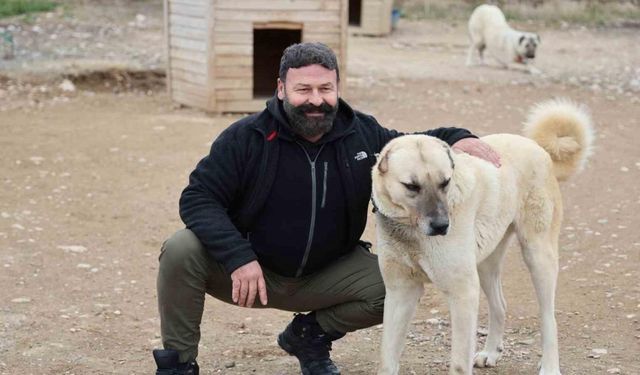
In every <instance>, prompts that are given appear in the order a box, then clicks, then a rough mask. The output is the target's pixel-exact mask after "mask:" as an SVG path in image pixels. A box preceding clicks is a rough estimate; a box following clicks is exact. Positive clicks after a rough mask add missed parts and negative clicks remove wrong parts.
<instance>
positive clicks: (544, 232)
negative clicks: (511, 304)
mask: <svg viewBox="0 0 640 375" xmlns="http://www.w3.org/2000/svg"><path fill="white" fill-rule="evenodd" d="M554 185H555V187H554V189H557V183H555V184H554ZM551 195H552V196H557V197H559V192H558V193H557V194H551ZM529 200H530V202H528V203H527V205H528V206H534V207H535V206H537V208H536V209H533V211H537V212H534V213H528V214H526V215H529V217H525V218H524V222H523V223H520V225H518V227H517V228H516V232H517V234H518V240H519V241H520V245H521V247H522V254H523V257H524V261H525V263H526V265H527V267H528V268H529V272H530V273H531V280H532V281H533V285H534V287H535V290H536V296H537V298H538V305H539V306H540V320H541V330H542V359H541V360H540V372H539V375H560V359H559V354H558V329H557V324H556V318H555V293H556V285H557V280H558V235H559V231H560V222H561V220H562V203H561V201H560V200H559V198H558V199H548V200H547V199H536V197H535V196H534V198H533V200H534V201H535V202H534V203H531V201H532V200H531V198H530V199H529ZM545 208H546V209H545ZM543 211H545V212H546V213H547V214H546V215H544V214H543V215H540V213H541V212H543ZM545 216H548V218H549V219H548V220H545V219H544V217H545ZM545 222H546V225H545Z"/></svg>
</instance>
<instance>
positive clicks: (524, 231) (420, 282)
mask: <svg viewBox="0 0 640 375" xmlns="http://www.w3.org/2000/svg"><path fill="white" fill-rule="evenodd" d="M525 133H526V135H527V137H523V136H519V135H513V134H493V135H489V136H486V137H483V138H482V139H483V140H484V141H485V142H487V143H488V144H489V145H491V147H492V148H493V149H494V150H496V151H497V152H498V153H499V154H500V156H501V162H502V166H501V167H500V168H496V167H494V166H493V165H492V164H490V163H488V162H486V161H484V160H481V159H478V158H475V157H473V156H470V155H468V154H464V153H461V154H457V153H454V152H453V151H451V149H450V148H449V146H448V145H447V144H446V143H444V142H442V141H440V140H438V139H436V138H433V137H429V136H426V135H407V136H402V137H399V138H396V139H394V140H392V141H391V142H389V143H388V144H387V145H386V146H385V147H384V148H383V150H382V151H381V153H380V156H379V158H378V161H377V164H376V165H375V166H374V168H373V170H372V178H373V202H374V204H375V206H376V207H377V209H378V211H377V215H376V230H377V242H378V253H379V257H378V260H379V263H380V269H381V272H382V276H383V279H384V284H385V289H386V298H385V303H384V323H383V335H382V346H381V362H380V367H379V371H378V374H380V375H396V374H398V371H399V360H400V355H401V353H402V350H403V347H404V343H405V336H406V333H407V330H408V327H409V323H410V322H411V319H412V316H413V314H414V312H415V309H416V307H417V304H418V301H419V299H420V297H421V296H422V294H423V291H424V284H425V283H428V282H432V283H433V284H434V285H435V287H436V288H438V289H439V290H440V291H442V292H443V293H444V294H445V296H446V297H447V300H448V305H449V310H450V314H451V331H452V334H451V362H450V368H449V373H450V374H458V375H470V374H471V373H472V367H473V366H474V365H475V366H477V367H493V366H496V363H497V362H498V360H499V359H500V357H501V355H502V350H503V344H502V342H503V334H504V330H505V307H506V304H505V301H504V297H503V295H502V286H501V280H500V274H501V269H502V261H503V258H504V255H505V251H506V249H507V244H508V242H509V240H510V238H511V237H513V236H514V235H515V237H517V239H518V241H519V243H520V247H521V249H522V254H523V256H524V260H525V263H526V265H527V267H528V269H529V272H530V273H531V279H532V281H533V285H534V287H535V290H536V294H537V297H538V304H539V309H540V329H541V333H542V338H541V341H542V358H541V359H540V371H539V374H540V375H560V360H559V354H558V334H557V328H556V320H555V316H554V311H555V292H556V282H557V277H558V236H559V234H560V229H561V221H562V197H561V195H560V188H559V185H558V181H559V180H564V179H565V178H568V177H570V176H571V175H572V174H574V173H575V172H577V171H579V170H580V169H581V167H582V166H583V165H584V163H585V161H586V159H587V156H588V155H589V153H590V149H591V143H592V140H593V135H592V130H591V119H590V117H589V115H588V114H587V113H586V112H585V110H584V109H583V108H582V107H580V106H577V105H575V104H573V103H571V102H569V101H561V100H555V101H549V102H546V103H543V104H541V105H539V106H537V107H536V108H534V109H533V111H532V112H531V113H530V115H529V119H528V121H527V124H526V126H525ZM480 288H482V290H483V291H484V293H485V295H486V296H487V301H488V304H489V334H488V336H487V340H486V343H485V346H484V348H483V350H482V351H480V352H478V353H476V354H475V357H474V352H475V345H476V331H477V319H478V305H479V298H480V295H479V294H480Z"/></svg>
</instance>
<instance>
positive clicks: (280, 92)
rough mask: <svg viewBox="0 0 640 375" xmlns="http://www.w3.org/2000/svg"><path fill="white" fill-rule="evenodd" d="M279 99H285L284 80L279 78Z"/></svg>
mask: <svg viewBox="0 0 640 375" xmlns="http://www.w3.org/2000/svg"><path fill="white" fill-rule="evenodd" d="M278 99H280V100H284V82H282V81H281V80H280V78H278Z"/></svg>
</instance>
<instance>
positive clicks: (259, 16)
mask: <svg viewBox="0 0 640 375" xmlns="http://www.w3.org/2000/svg"><path fill="white" fill-rule="evenodd" d="M215 16H216V19H217V20H227V21H251V22H265V21H277V20H287V21H291V22H305V21H320V22H321V21H324V22H330V21H337V20H338V19H339V14H338V12H337V11H323V10H294V11H278V10H263V11H255V12H252V11H246V12H238V11H235V10H218V11H217V12H215ZM389 17H391V15H389Z"/></svg>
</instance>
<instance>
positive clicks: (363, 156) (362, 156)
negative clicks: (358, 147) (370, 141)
mask: <svg viewBox="0 0 640 375" xmlns="http://www.w3.org/2000/svg"><path fill="white" fill-rule="evenodd" d="M366 158H367V153H366V152H364V151H359V152H358V153H357V154H356V156H355V157H354V159H356V160H358V161H360V160H364V159H366Z"/></svg>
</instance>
